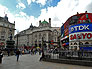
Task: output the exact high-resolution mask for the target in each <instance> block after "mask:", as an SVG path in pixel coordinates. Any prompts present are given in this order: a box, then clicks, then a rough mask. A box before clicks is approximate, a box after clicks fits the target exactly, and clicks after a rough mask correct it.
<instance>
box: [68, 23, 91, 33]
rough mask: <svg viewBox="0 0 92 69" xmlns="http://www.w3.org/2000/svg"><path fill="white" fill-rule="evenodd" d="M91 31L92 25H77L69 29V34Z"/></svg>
mask: <svg viewBox="0 0 92 69" xmlns="http://www.w3.org/2000/svg"><path fill="white" fill-rule="evenodd" d="M90 31H92V23H83V24H77V25H73V26H70V27H69V34H71V33H76V32H90Z"/></svg>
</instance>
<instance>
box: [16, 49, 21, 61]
mask: <svg viewBox="0 0 92 69" xmlns="http://www.w3.org/2000/svg"><path fill="white" fill-rule="evenodd" d="M19 55H20V51H19V50H17V51H16V56H17V62H18V60H19Z"/></svg>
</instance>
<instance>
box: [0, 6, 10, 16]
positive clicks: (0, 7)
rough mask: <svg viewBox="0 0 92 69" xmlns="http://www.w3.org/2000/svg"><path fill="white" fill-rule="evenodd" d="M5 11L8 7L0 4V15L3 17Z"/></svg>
mask: <svg viewBox="0 0 92 69" xmlns="http://www.w3.org/2000/svg"><path fill="white" fill-rule="evenodd" d="M6 12H8V8H6V7H5V6H2V5H0V16H1V17H4V15H5V13H6Z"/></svg>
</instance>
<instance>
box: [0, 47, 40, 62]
mask: <svg viewBox="0 0 92 69" xmlns="http://www.w3.org/2000/svg"><path fill="white" fill-rule="evenodd" d="M12 52H13V55H15V56H16V61H17V62H18V61H19V55H21V56H22V55H24V54H30V55H36V54H37V52H38V53H39V55H41V53H42V49H41V48H32V49H16V50H13V51H12ZM3 55H7V56H8V57H9V56H11V50H7V51H6V54H5V51H3V50H1V49H0V63H2V58H3Z"/></svg>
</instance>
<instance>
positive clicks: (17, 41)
mask: <svg viewBox="0 0 92 69" xmlns="http://www.w3.org/2000/svg"><path fill="white" fill-rule="evenodd" d="M18 37H19V31H18V30H17V35H16V38H17V40H16V41H17V43H16V49H18V42H19V41H18V40H19V38H18Z"/></svg>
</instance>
